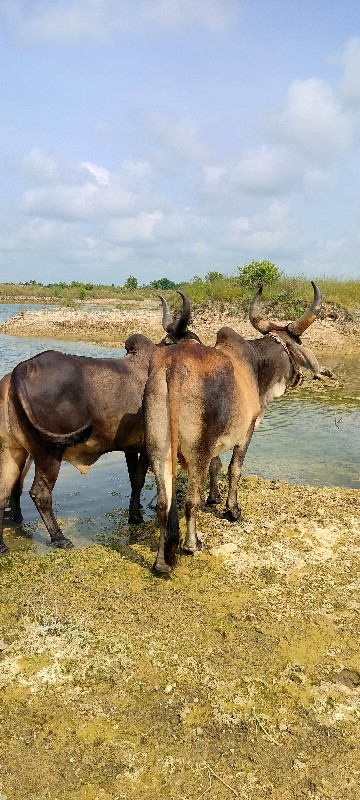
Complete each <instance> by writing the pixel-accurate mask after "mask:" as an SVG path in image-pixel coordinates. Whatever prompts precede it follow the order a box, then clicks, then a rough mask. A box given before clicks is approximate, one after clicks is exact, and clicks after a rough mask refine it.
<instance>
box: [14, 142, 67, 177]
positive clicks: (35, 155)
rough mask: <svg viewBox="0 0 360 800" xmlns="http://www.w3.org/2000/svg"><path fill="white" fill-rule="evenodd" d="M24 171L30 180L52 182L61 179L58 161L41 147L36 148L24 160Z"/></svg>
mask: <svg viewBox="0 0 360 800" xmlns="http://www.w3.org/2000/svg"><path fill="white" fill-rule="evenodd" d="M22 166H23V170H24V172H25V174H26V175H27V177H28V178H30V179H34V180H39V181H48V180H50V181H52V180H54V179H56V178H58V177H59V167H58V164H57V162H56V159H55V158H53V156H51V155H49V154H48V153H46V152H45V151H44V150H42V149H41V148H40V147H34V148H33V149H32V150H31V151H30V152H29V153H27V155H26V156H25V157H24V158H23V162H22Z"/></svg>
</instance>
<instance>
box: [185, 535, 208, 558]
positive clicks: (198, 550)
mask: <svg viewBox="0 0 360 800" xmlns="http://www.w3.org/2000/svg"><path fill="white" fill-rule="evenodd" d="M202 549H203V543H202V541H201V539H196V549H195V550H194V548H193V547H186V544H185V545H184V547H183V549H182V553H185V555H186V556H198V555H199V553H201V551H202Z"/></svg>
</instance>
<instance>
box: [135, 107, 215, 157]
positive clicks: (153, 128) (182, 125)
mask: <svg viewBox="0 0 360 800" xmlns="http://www.w3.org/2000/svg"><path fill="white" fill-rule="evenodd" d="M146 122H147V126H148V128H149V131H150V133H152V135H153V136H155V139H156V143H157V145H158V146H159V147H160V152H159V156H158V160H159V161H161V160H164V159H166V157H167V156H168V155H170V156H172V157H173V156H176V157H177V158H178V159H179V158H185V159H195V160H197V161H202V160H203V159H206V158H209V155H210V149H209V148H208V147H207V146H206V145H205V144H204V143H203V142H202V141H201V137H200V133H199V129H198V124H197V122H196V120H195V119H193V118H190V117H182V118H175V117H174V116H173V115H170V114H165V113H162V112H159V111H149V112H148V113H147V115H146Z"/></svg>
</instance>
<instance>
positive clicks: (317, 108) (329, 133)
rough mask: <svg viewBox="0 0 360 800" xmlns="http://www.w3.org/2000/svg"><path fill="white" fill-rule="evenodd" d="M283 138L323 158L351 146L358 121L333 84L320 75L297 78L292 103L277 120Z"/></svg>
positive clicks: (292, 93)
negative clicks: (346, 106)
mask: <svg viewBox="0 0 360 800" xmlns="http://www.w3.org/2000/svg"><path fill="white" fill-rule="evenodd" d="M275 129H276V131H277V134H278V136H279V137H280V138H282V139H283V140H284V141H286V142H291V143H292V144H293V145H295V146H296V147H298V148H300V150H302V151H304V153H305V154H306V155H307V156H310V158H313V159H315V160H316V161H320V162H321V161H323V160H327V159H329V158H333V157H334V156H336V155H338V154H340V153H343V152H346V151H348V150H350V149H351V147H352V145H353V142H354V121H353V118H352V116H351V115H350V114H349V113H348V112H346V111H345V110H344V109H343V108H342V106H341V104H340V102H339V101H338V99H337V98H336V96H335V93H334V91H333V89H332V88H331V86H330V85H329V84H328V83H326V82H325V81H323V80H319V79H318V78H309V79H308V80H297V81H294V83H292V84H291V86H290V88H289V91H288V104H287V108H286V110H285V111H284V113H283V114H281V115H280V116H279V118H278V120H277V122H276V123H275Z"/></svg>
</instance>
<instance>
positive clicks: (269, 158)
mask: <svg viewBox="0 0 360 800" xmlns="http://www.w3.org/2000/svg"><path fill="white" fill-rule="evenodd" d="M299 172H300V164H299V163H298V160H297V159H296V158H295V157H294V155H293V154H291V153H290V152H289V151H288V150H287V149H286V148H282V147H277V146H275V147H274V146H272V145H268V144H263V145H260V146H259V147H257V148H255V149H252V150H248V151H245V152H244V153H242V154H241V155H240V157H238V158H237V159H236V160H234V161H233V162H231V163H228V164H222V165H221V164H220V165H214V164H210V165H206V166H205V167H204V169H203V175H204V180H205V188H206V190H207V191H209V192H211V193H214V192H216V193H218V192H219V191H220V192H222V193H223V194H224V196H226V194H227V193H229V192H231V195H233V193H234V191H236V192H238V193H242V194H253V195H259V196H265V195H269V194H279V193H282V192H284V191H285V190H287V189H289V188H290V187H291V186H293V185H294V182H295V181H297V180H298V177H299Z"/></svg>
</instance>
